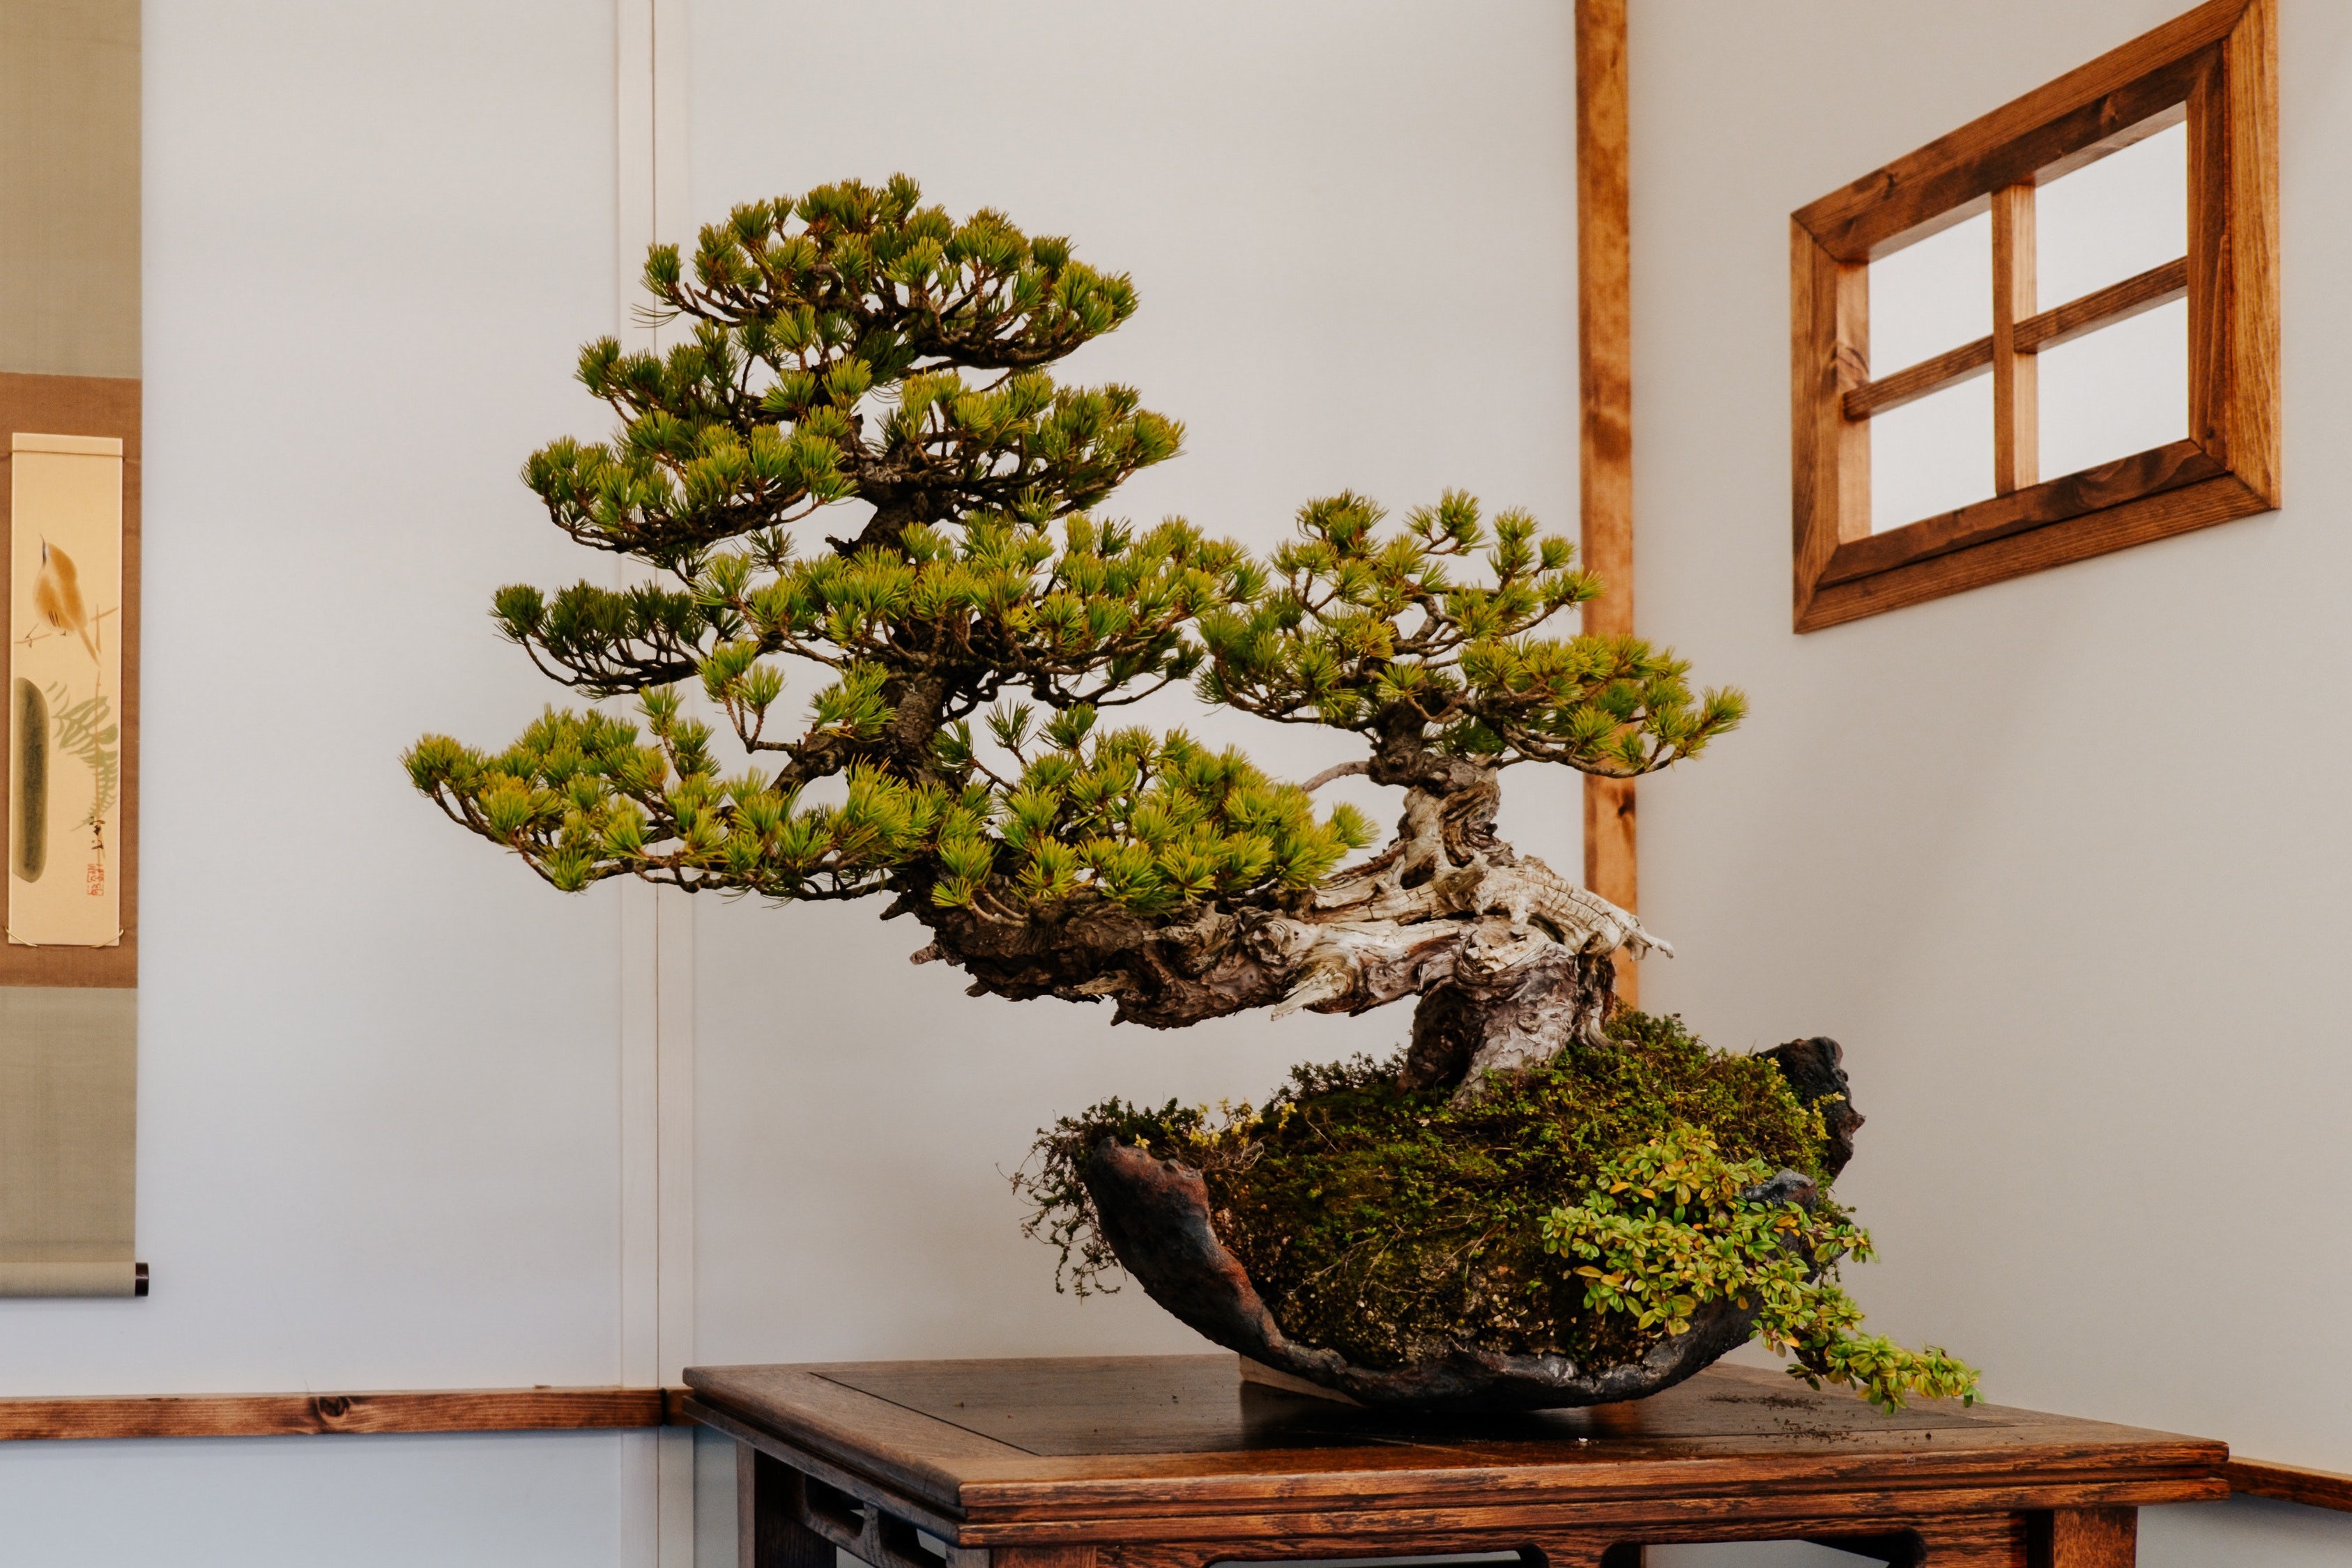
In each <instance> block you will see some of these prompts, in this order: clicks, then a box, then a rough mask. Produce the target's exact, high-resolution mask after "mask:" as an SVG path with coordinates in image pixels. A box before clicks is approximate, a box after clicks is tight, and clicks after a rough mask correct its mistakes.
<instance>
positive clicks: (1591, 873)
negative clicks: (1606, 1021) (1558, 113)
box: [1575, 0, 1641, 1006]
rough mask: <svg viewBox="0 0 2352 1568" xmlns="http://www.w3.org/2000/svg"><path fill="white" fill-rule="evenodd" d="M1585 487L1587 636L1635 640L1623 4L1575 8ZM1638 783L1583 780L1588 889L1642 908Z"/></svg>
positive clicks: (1628, 985)
mask: <svg viewBox="0 0 2352 1568" xmlns="http://www.w3.org/2000/svg"><path fill="white" fill-rule="evenodd" d="M1575 22H1576V356H1577V387H1578V407H1579V411H1580V416H1579V420H1578V440H1577V486H1578V491H1579V497H1580V503H1581V505H1580V514H1581V515H1580V532H1581V536H1582V540H1581V542H1582V556H1583V560H1584V565H1585V568H1586V570H1590V571H1592V572H1595V573H1597V574H1599V576H1600V578H1601V584H1602V586H1603V588H1604V590H1605V591H1604V592H1603V594H1602V596H1601V598H1599V599H1597V600H1594V601H1592V602H1591V603H1590V604H1587V605H1586V606H1585V608H1584V629H1585V631H1587V632H1592V633H1594V634H1596V635H1602V636H1631V635H1632V634H1633V193H1632V183H1631V179H1632V176H1631V171H1630V166H1629V163H1628V150H1627V149H1628V141H1627V138H1628V135H1629V132H1630V128H1631V120H1630V116H1629V114H1628V112H1627V103H1626V68H1625V0H1576V12H1575ZM1633 800H1634V786H1633V781H1632V780H1630V779H1596V778H1589V777H1588V778H1587V779H1585V781H1584V823H1583V827H1584V885H1585V886H1587V887H1589V888H1591V890H1592V891H1593V892H1595V893H1597V894H1600V895H1601V897H1603V898H1605V899H1607V900H1609V901H1610V902H1611V903H1612V904H1616V905H1617V906H1618V907H1620V908H1622V909H1627V910H1633V911H1635V912H1638V911H1639V910H1640V908H1641V873H1640V852H1639V850H1640V846H1639V842H1638V840H1637V836H1636V833H1635V831H1634V830H1635V819H1634V811H1633ZM1617 995H1618V997H1619V998H1620V999H1621V1000H1622V1001H1624V1002H1625V1003H1626V1004H1627V1005H1628V1006H1634V1005H1638V1001H1639V998H1640V970H1639V969H1638V968H1637V967H1636V966H1635V964H1634V961H1633V956H1631V955H1630V954H1625V953H1620V954H1619V955H1618V956H1617Z"/></svg>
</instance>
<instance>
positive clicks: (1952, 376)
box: [1840, 338, 1992, 420]
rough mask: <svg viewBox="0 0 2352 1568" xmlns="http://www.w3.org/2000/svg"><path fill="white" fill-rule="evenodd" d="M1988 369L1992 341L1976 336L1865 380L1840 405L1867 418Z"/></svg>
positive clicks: (1856, 416) (1847, 413)
mask: <svg viewBox="0 0 2352 1568" xmlns="http://www.w3.org/2000/svg"><path fill="white" fill-rule="evenodd" d="M1991 369H1992V340H1991V339H1990V338H1979V339H1977V340H1975V341H1974V342H1972V343H1962V344H1961V345H1960V346H1959V347H1958V348H1957V349H1947V350H1944V351H1943V352H1942V353H1940V354H1937V355H1935V356H1934V357H1932V358H1930V359H1925V360H1922V361H1919V362H1918V363H1917V364H1916V365H1906V366H1905V367H1904V368H1903V369H1901V370H1899V371H1895V373H1894V374H1893V375H1891V376H1883V377H1881V378H1880V379H1879V380H1877V381H1874V382H1864V384H1863V385H1861V386H1858V387H1856V388H1854V389H1853V391H1852V392H1847V393H1846V394H1845V396H1844V397H1843V398H1842V399H1841V400H1840V406H1841V407H1842V408H1843V410H1844V411H1845V416H1846V418H1848V419H1854V420H1859V419H1868V418H1870V417H1871V416H1872V415H1873V414H1879V413H1885V412H1886V411H1887V410H1889V409H1893V408H1901V407H1902V406H1903V405H1904V404H1905V403H1906V402H1918V401H1919V400H1920V399H1921V398H1923V397H1926V396H1927V394H1928V393H1929V392H1942V391H1943V390H1944V389H1945V388H1946V387H1948V386H1958V384H1959V383H1960V382H1965V381H1969V380H1971V379H1972V378H1974V377H1977V376H1980V375H1983V374H1984V373H1985V372H1986V371H1990V370H1991Z"/></svg>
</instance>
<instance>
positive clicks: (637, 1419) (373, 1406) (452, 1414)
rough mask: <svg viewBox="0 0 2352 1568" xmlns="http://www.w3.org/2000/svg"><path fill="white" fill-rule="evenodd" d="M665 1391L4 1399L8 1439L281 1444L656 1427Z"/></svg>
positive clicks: (2, 1430) (2, 1434) (2, 1424)
mask: <svg viewBox="0 0 2352 1568" xmlns="http://www.w3.org/2000/svg"><path fill="white" fill-rule="evenodd" d="M665 1418H666V1411H665V1408H664V1402H663V1397H662V1390H660V1389H658V1388H478V1389H462V1390H454V1391H449V1392H444V1393H378V1394H177V1395H145V1396H126V1397H119V1398H106V1397H97V1398H78V1399H0V1441H5V1442H27V1441H36V1440H47V1439H56V1438H84V1437H296V1436H319V1435H325V1434H331V1433H380V1432H561V1431H577V1430H603V1429H606V1428H611V1427H658V1426H661V1425H663V1424H664V1421H665Z"/></svg>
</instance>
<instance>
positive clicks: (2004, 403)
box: [1992, 184, 2042, 496]
mask: <svg viewBox="0 0 2352 1568" xmlns="http://www.w3.org/2000/svg"><path fill="white" fill-rule="evenodd" d="M2034 273H2035V263H2034V236H2033V187H2032V185H2030V184H2018V185H2003V186H2002V187H2001V188H2000V190H1998V191H1995V192H1994V193H1992V488H1993V494H1994V495H1996V496H2010V495H2014V494H2015V493H2016V492H2018V491H2019V490H2022V489H2027V488H2030V487H2031V486H2033V485H2034V484H2036V483H2038V482H2039V481H2040V480H2041V477H2042V399H2041V396H2040V394H2039V392H2038V390H2037V389H2038V387H2039V384H2040V379H2039V376H2038V374H2037V372H2038V370H2039V367H2040V361H2037V360H2036V359H2034V357H2033V356H2032V354H2031V353H2030V352H2028V351H2026V350H2023V349H2021V348H2020V347H2019V346H2018V341H2017V324H2018V323H2019V322H2020V321H2022V320H2025V319H2028V318H2030V317H2032V315H2033V314H2034V313H2035V311H2036V309H2037V308H2038V307H2037V303H2036V301H2035V299H2034Z"/></svg>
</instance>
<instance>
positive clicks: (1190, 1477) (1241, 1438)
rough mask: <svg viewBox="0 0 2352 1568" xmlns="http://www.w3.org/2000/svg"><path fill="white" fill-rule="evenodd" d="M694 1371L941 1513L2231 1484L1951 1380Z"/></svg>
mask: <svg viewBox="0 0 2352 1568" xmlns="http://www.w3.org/2000/svg"><path fill="white" fill-rule="evenodd" d="M686 1381H687V1383H688V1385H689V1386H690V1387H691V1388H692V1389H693V1391H694V1393H693V1406H694V1408H695V1413H696V1414H697V1415H698V1416H699V1417H701V1418H704V1419H706V1420H708V1421H709V1424H711V1425H713V1426H716V1427H720V1428H721V1429H723V1430H729V1431H731V1432H733V1433H734V1434H735V1435H736V1436H738V1437H742V1438H744V1439H746V1440H752V1441H755V1442H756V1446H759V1447H761V1448H768V1449H769V1450H770V1451H772V1452H775V1453H777V1454H778V1455H779V1457H782V1458H786V1459H787V1461H788V1462H793V1463H799V1462H800V1461H801V1460H803V1459H805V1460H806V1461H808V1463H807V1464H806V1465H804V1466H803V1468H804V1469H808V1471H809V1473H812V1474H816V1475H819V1476H820V1478H821V1479H828V1480H829V1481H830V1483H831V1484H835V1485H841V1486H845V1487H846V1488H848V1489H849V1490H853V1491H854V1492H856V1493H858V1494H860V1495H865V1496H866V1497H867V1500H871V1501H875V1502H877V1504H878V1505H880V1506H884V1507H886V1508H887V1507H896V1508H898V1510H899V1511H901V1512H902V1513H903V1514H905V1515H907V1516H908V1517H913V1518H917V1519H918V1520H919V1521H938V1522H940V1523H944V1524H950V1525H958V1524H962V1523H964V1522H966V1521H971V1522H985V1521H991V1520H995V1521H1027V1522H1032V1523H1034V1522H1036V1521H1042V1520H1047V1519H1062V1520H1067V1521H1078V1520H1086V1519H1093V1520H1099V1519H1107V1518H1111V1517H1114V1516H1118V1515H1121V1514H1135V1513H1139V1512H1142V1511H1150V1512H1153V1513H1155V1514H1157V1515H1163V1516H1164V1515H1168V1514H1170V1513H1171V1512H1181V1513H1188V1514H1193V1513H1199V1514H1206V1513H1213V1512H1214V1511H1218V1510H1221V1509H1229V1508H1233V1507H1236V1506H1242V1505H1252V1506H1265V1505H1268V1504H1269V1503H1274V1504H1278V1505H1279V1506H1281V1507H1284V1508H1292V1509H1298V1508H1315V1507H1325V1506H1333V1507H1336V1506H1340V1505H1342V1504H1344V1506H1346V1507H1347V1508H1349V1509H1350V1510H1353V1511H1363V1510H1367V1509H1371V1510H1378V1509H1381V1508H1391V1509H1406V1508H1424V1509H1425V1508H1430V1507H1437V1506H1444V1503H1445V1500H1447V1499H1454V1500H1467V1499H1471V1498H1475V1499H1477V1500H1480V1503H1481V1506H1491V1505H1493V1504H1495V1503H1497V1502H1519V1503H1526V1504H1528V1505H1541V1504H1547V1503H1550V1504H1559V1503H1570V1502H1572V1503H1577V1504H1583V1503H1590V1502H1595V1501H1599V1500H1605V1499H1608V1498H1611V1497H1627V1496H1632V1495H1634V1494H1637V1493H1638V1494H1640V1495H1641V1496H1643V1497H1644V1498H1647V1499H1651V1500H1654V1499H1655V1498H1657V1497H1658V1496H1660V1495H1662V1492H1665V1491H1670V1492H1675V1493H1678V1494H1685V1495H1690V1496H1699V1495H1703V1494H1707V1493H1710V1492H1716V1493H1719V1492H1720V1491H1721V1490H1724V1489H1725V1488H1727V1487H1755V1486H1765V1487H1770V1488H1774V1489H1778V1490H1797V1491H1803V1490H1809V1489H1811V1490H1821V1489H1828V1490H1839V1489H1846V1490H1851V1489H1852V1488H1853V1487H1854V1486H1856V1485H1858V1484H1861V1478H1865V1477H1866V1478H1868V1479H1869V1484H1871V1485H1874V1486H1882V1487H1883V1486H1885V1485H1887V1484H1890V1481H1891V1482H1892V1484H1899V1485H1901V1486H1904V1487H1908V1488H1912V1489H1934V1490H1938V1491H1939V1494H1940V1493H1945V1492H1950V1491H1952V1490H1954V1489H1959V1490H1967V1489H1969V1488H1978V1489H1990V1490H1998V1491H1999V1492H2000V1495H2002V1496H2004V1497H2008V1496H2011V1495H2018V1494H2020V1489H2021V1488H2031V1487H2036V1486H2039V1487H2044V1488H2059V1489H2064V1490H2068V1494H2069V1495H2070V1496H2072V1495H2074V1493H2080V1492H2084V1489H2086V1488H2088V1489H2093V1490H2097V1491H2098V1492H2099V1494H2100V1495H2101V1496H2102V1497H2105V1498H2106V1499H2107V1500H2110V1501H2112V1502H2114V1503H2118V1504H2122V1503H2137V1502H2147V1501H2175V1500H2190V1499H2194V1498H2209V1497H2218V1496H2221V1495H2223V1494H2224V1493H2225V1492H2226V1490H2227V1489H2226V1487H2225V1486H2224V1485H2223V1484H2222V1483H2221V1480H2220V1479H2219V1477H2220V1470H2221V1465H2222V1464H2223V1463H2225V1462H2226V1461H2227V1459H2228V1458H2229V1450H2228V1448H2227V1447H2226V1446H2225V1445H2223V1444H2221V1443H2218V1442H2213V1441H2210V1440H2207V1439H2202V1438H2196V1437H2179V1436H2175V1435H2173V1434H2170V1433H2165V1432H2153V1431H2147V1430H2143V1429H2140V1428H2137V1427H2119V1426H2114V1425H2110V1424H2107V1423H2105V1422H2098V1421H2084V1420H2079V1419H2075V1418H2073V1417H2069V1416H2050V1415H2043V1414H2041V1413H2039V1412H2035V1411H2031V1410H2017V1409H2008V1408H2003V1407H2001V1406H1986V1405H1979V1406H1974V1407H1971V1408H1963V1407H1962V1406H1958V1405H1957V1404H1954V1403H1950V1402H1946V1401H1936V1402H1922V1403H1920V1404H1918V1405H1916V1406H1914V1407H1912V1408H1909V1409H1906V1410H1903V1411H1899V1412H1897V1413H1896V1414H1895V1415H1893V1416H1884V1415H1881V1414H1880V1413H1879V1412H1878V1411H1877V1410H1876V1409H1874V1408H1873V1407H1872V1406H1868V1405H1865V1404H1864V1403H1862V1402H1861V1401H1860V1400H1858V1399H1856V1398H1854V1397H1853V1396H1852V1395H1850V1394H1847V1393H1843V1392H1816V1391H1814V1390H1812V1389H1809V1388H1807V1387H1806V1386H1805V1385H1803V1384H1801V1383H1800V1382H1798V1381H1796V1380H1795V1379H1793V1378H1791V1377H1789V1376H1787V1375H1785V1374H1782V1373H1778V1372H1773V1371H1768V1370H1763V1369H1759V1368H1753V1367H1739V1366H1725V1365H1717V1366H1714V1367H1710V1368H1708V1369H1707V1370H1706V1371H1705V1372H1703V1373H1701V1374H1699V1375H1697V1376H1696V1377H1694V1378H1692V1379H1691V1380H1689V1381H1688V1382H1686V1383H1684V1384H1681V1385H1677V1386H1676V1387H1674V1388H1671V1389H1668V1390H1667V1391H1665V1392H1664V1393H1663V1394H1658V1395H1654V1396H1652V1397H1650V1398H1647V1399H1643V1400H1638V1401H1633V1402H1630V1403H1626V1404H1621V1405H1605V1406H1591V1407H1588V1408H1584V1409H1578V1410H1554V1411H1542V1412H1536V1413H1530V1414H1518V1415H1499V1416H1427V1415H1408V1414H1402V1413H1397V1412H1391V1411H1378V1410H1369V1409H1363V1408H1359V1407H1356V1406H1349V1405H1343V1404H1339V1403H1335V1402H1333V1401H1330V1400H1328V1399H1322V1398H1318V1397H1314V1396H1305V1395H1299V1394H1295V1393H1291V1392H1288V1391H1286V1390H1282V1389H1277V1388H1270V1387H1266V1386H1264V1385H1258V1384H1250V1383H1244V1381H1243V1379H1242V1378H1241V1376H1240V1375H1239V1367H1238V1364H1237V1363H1236V1359H1235V1358H1234V1357H1233V1356H1231V1355H1162V1356H1108V1357H1059V1358H1051V1359H1035V1360H991V1361H898V1362H840V1363H832V1364H809V1365H797V1366H725V1367H697V1368H692V1369H689V1370H688V1373H687V1375H686ZM876 1489H878V1490H876ZM1990 1490H1989V1491H1988V1495H1989V1496H1990ZM2054 1495H2055V1493H2053V1496H2054ZM2018 1506H2028V1505H2026V1504H2019V1505H2018ZM2039 1506H2051V1504H2049V1503H2042V1504H2040V1505H2039ZM2069 1506H2071V1504H2069ZM960 1533H961V1534H963V1535H964V1536H965V1538H967V1539H970V1538H971V1532H970V1531H960Z"/></svg>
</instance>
